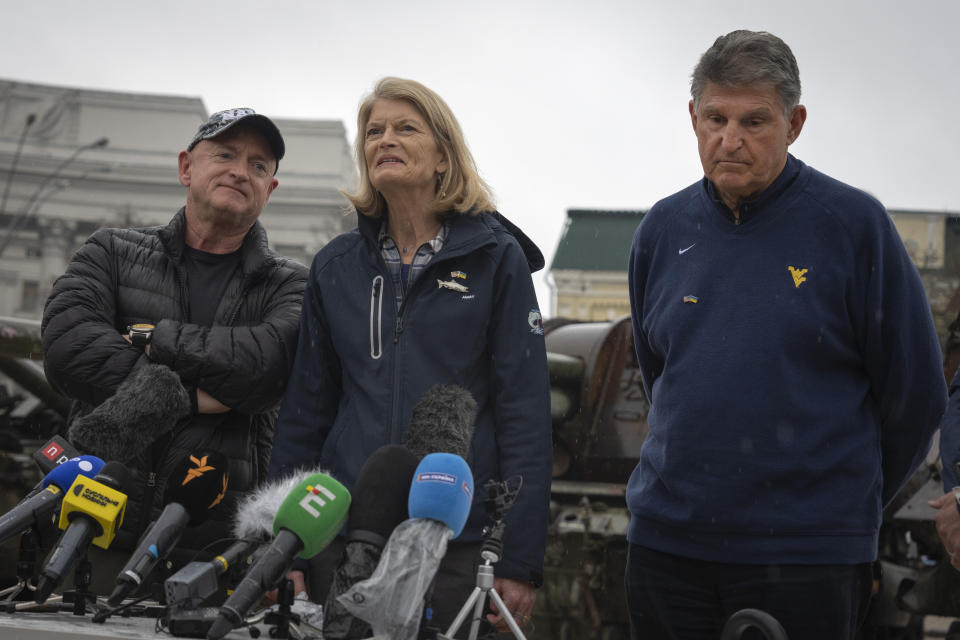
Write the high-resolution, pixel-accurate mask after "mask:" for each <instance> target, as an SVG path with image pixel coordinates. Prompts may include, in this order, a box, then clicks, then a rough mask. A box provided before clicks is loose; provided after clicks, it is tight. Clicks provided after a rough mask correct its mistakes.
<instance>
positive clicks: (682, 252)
mask: <svg viewBox="0 0 960 640" xmlns="http://www.w3.org/2000/svg"><path fill="white" fill-rule="evenodd" d="M695 246H697V243H696V242H694V243H693V244H692V245H690V246H689V247H687V248H686V249H679V252H680V255H681V256H682V255H683V254H685V253H686V252H687V251H690V249H693V248H694V247H695Z"/></svg>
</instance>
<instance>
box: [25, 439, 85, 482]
mask: <svg viewBox="0 0 960 640" xmlns="http://www.w3.org/2000/svg"><path fill="white" fill-rule="evenodd" d="M79 455H80V452H79V451H77V450H76V449H74V448H73V445H71V444H70V443H69V442H67V441H66V440H64V439H63V438H61V437H60V436H53V437H52V438H50V439H49V440H47V443H46V444H44V445H43V446H42V447H40V448H39V449H37V450H36V451H34V452H33V454H32V457H33V461H34V462H36V463H37V465H38V466H39V467H40V470H41V471H43V472H44V473H50V472H51V471H53V470H54V469H56V468H57V467H58V466H59V465H60V464H62V463H64V462H66V461H67V460H71V459H73V458H76V457H77V456H79Z"/></svg>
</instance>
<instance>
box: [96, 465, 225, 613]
mask: <svg viewBox="0 0 960 640" xmlns="http://www.w3.org/2000/svg"><path fill="white" fill-rule="evenodd" d="M228 464H229V463H228V461H227V457H226V456H225V455H223V454H222V453H220V452H219V451H213V450H204V451H201V452H199V453H197V454H188V455H187V457H186V458H184V459H183V460H182V461H181V462H180V463H179V464H178V465H177V466H176V467H175V468H174V469H173V472H172V473H171V474H170V477H169V478H167V487H166V491H165V494H164V503H166V506H165V507H164V508H163V511H162V512H161V513H160V517H158V518H157V520H156V521H155V522H154V523H153V524H151V525H150V528H148V529H147V530H146V532H144V534H143V537H142V538H141V539H140V543H139V544H138V545H137V550H136V551H134V552H133V555H131V556H130V559H129V560H128V561H127V564H126V566H125V567H124V568H123V570H122V571H120V573H119V574H118V575H117V581H116V582H117V586H116V587H115V588H114V590H113V593H111V594H110V597H109V598H108V599H107V604H109V605H110V606H111V607H115V606H117V605H118V604H120V603H121V602H122V601H123V599H124V598H126V597H127V596H128V595H130V594H131V593H133V591H134V590H135V589H136V588H137V587H138V586H140V584H141V583H142V582H143V580H144V579H145V578H146V577H147V576H148V575H149V574H150V572H151V571H153V569H154V567H156V566H157V563H158V562H160V560H162V559H164V558H166V557H167V556H168V555H169V554H170V552H171V551H173V548H174V547H175V546H176V545H177V542H179V541H180V536H181V535H183V531H184V529H186V528H187V526H188V525H189V526H191V527H195V526H197V525H199V524H201V523H203V522H205V521H206V520H207V518H208V517H209V516H210V511H211V510H212V509H213V508H214V507H216V506H217V505H219V504H220V502H221V500H223V497H224V496H225V495H226V492H227V482H228V478H229V474H228Z"/></svg>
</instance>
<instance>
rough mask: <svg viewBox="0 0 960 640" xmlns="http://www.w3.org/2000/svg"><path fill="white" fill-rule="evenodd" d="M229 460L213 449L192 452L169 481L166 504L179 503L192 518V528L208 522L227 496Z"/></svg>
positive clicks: (171, 475) (164, 500)
mask: <svg viewBox="0 0 960 640" xmlns="http://www.w3.org/2000/svg"><path fill="white" fill-rule="evenodd" d="M229 479H230V474H229V463H228V461H227V457H226V456H225V455H223V454H222V453H220V452H219V451H215V450H213V449H202V450H200V451H198V452H196V453H192V452H191V453H189V454H188V455H187V456H186V457H184V458H183V460H181V461H180V462H179V463H177V466H175V467H174V468H173V471H172V472H171V473H170V476H169V477H168V478H167V488H166V490H165V492H164V498H163V502H164V504H170V503H177V504H180V505H182V506H183V508H184V509H186V511H187V514H188V515H189V516H190V522H189V526H191V527H195V526H197V525H198V524H201V523H202V522H205V521H206V520H207V518H208V517H209V516H210V512H211V511H212V510H213V509H214V508H215V507H216V506H217V505H219V504H220V502H221V501H222V500H223V497H224V496H225V495H226V494H227V483H228V482H229Z"/></svg>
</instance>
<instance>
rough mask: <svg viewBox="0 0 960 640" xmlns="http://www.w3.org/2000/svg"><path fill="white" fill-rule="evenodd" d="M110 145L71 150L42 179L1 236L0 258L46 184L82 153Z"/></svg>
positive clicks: (104, 141) (106, 140)
mask: <svg viewBox="0 0 960 640" xmlns="http://www.w3.org/2000/svg"><path fill="white" fill-rule="evenodd" d="M109 143H110V140H109V138H100V139H99V140H95V141H94V142H91V143H89V144H85V145H83V146H82V147H77V148H76V149H74V150H73V153H71V154H70V155H69V156H67V157H66V158H65V159H64V160H63V162H61V163H60V164H59V165H58V166H57V168H56V169H54V170H53V172H52V173H51V174H50V175H48V176H47V177H46V178H44V179H43V182H41V183H40V185H39V186H38V187H37V188H36V190H34V192H33V194H32V195H31V196H30V198H29V199H28V200H27V203H26V204H25V205H24V207H23V209H22V210H21V211H20V213H19V214H18V215H17V217H15V218H14V219H13V220H11V221H10V224H9V225H8V226H7V230H6V233H5V234H4V236H3V239H2V240H0V256H2V255H3V252H4V251H6V249H7V246H8V245H9V244H10V241H11V240H12V239H13V234H14V233H15V232H16V230H17V228H18V227H19V226H20V225H21V224H23V223H24V222H25V221H26V220H27V218H29V217H30V214H31V213H32V212H33V206H34V204H36V203H37V202H38V200H39V198H40V195H41V193H42V192H43V190H44V189H45V188H46V186H47V185H48V184H50V183H51V182H53V181H54V180H56V179H57V178H59V177H60V176H61V175H63V172H64V170H65V169H66V168H67V167H68V166H70V164H71V163H72V162H73V161H74V160H76V159H77V156H79V155H80V154H81V153H83V152H84V151H88V150H90V149H98V148H102V147H105V146H107V145H108V144H109Z"/></svg>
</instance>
